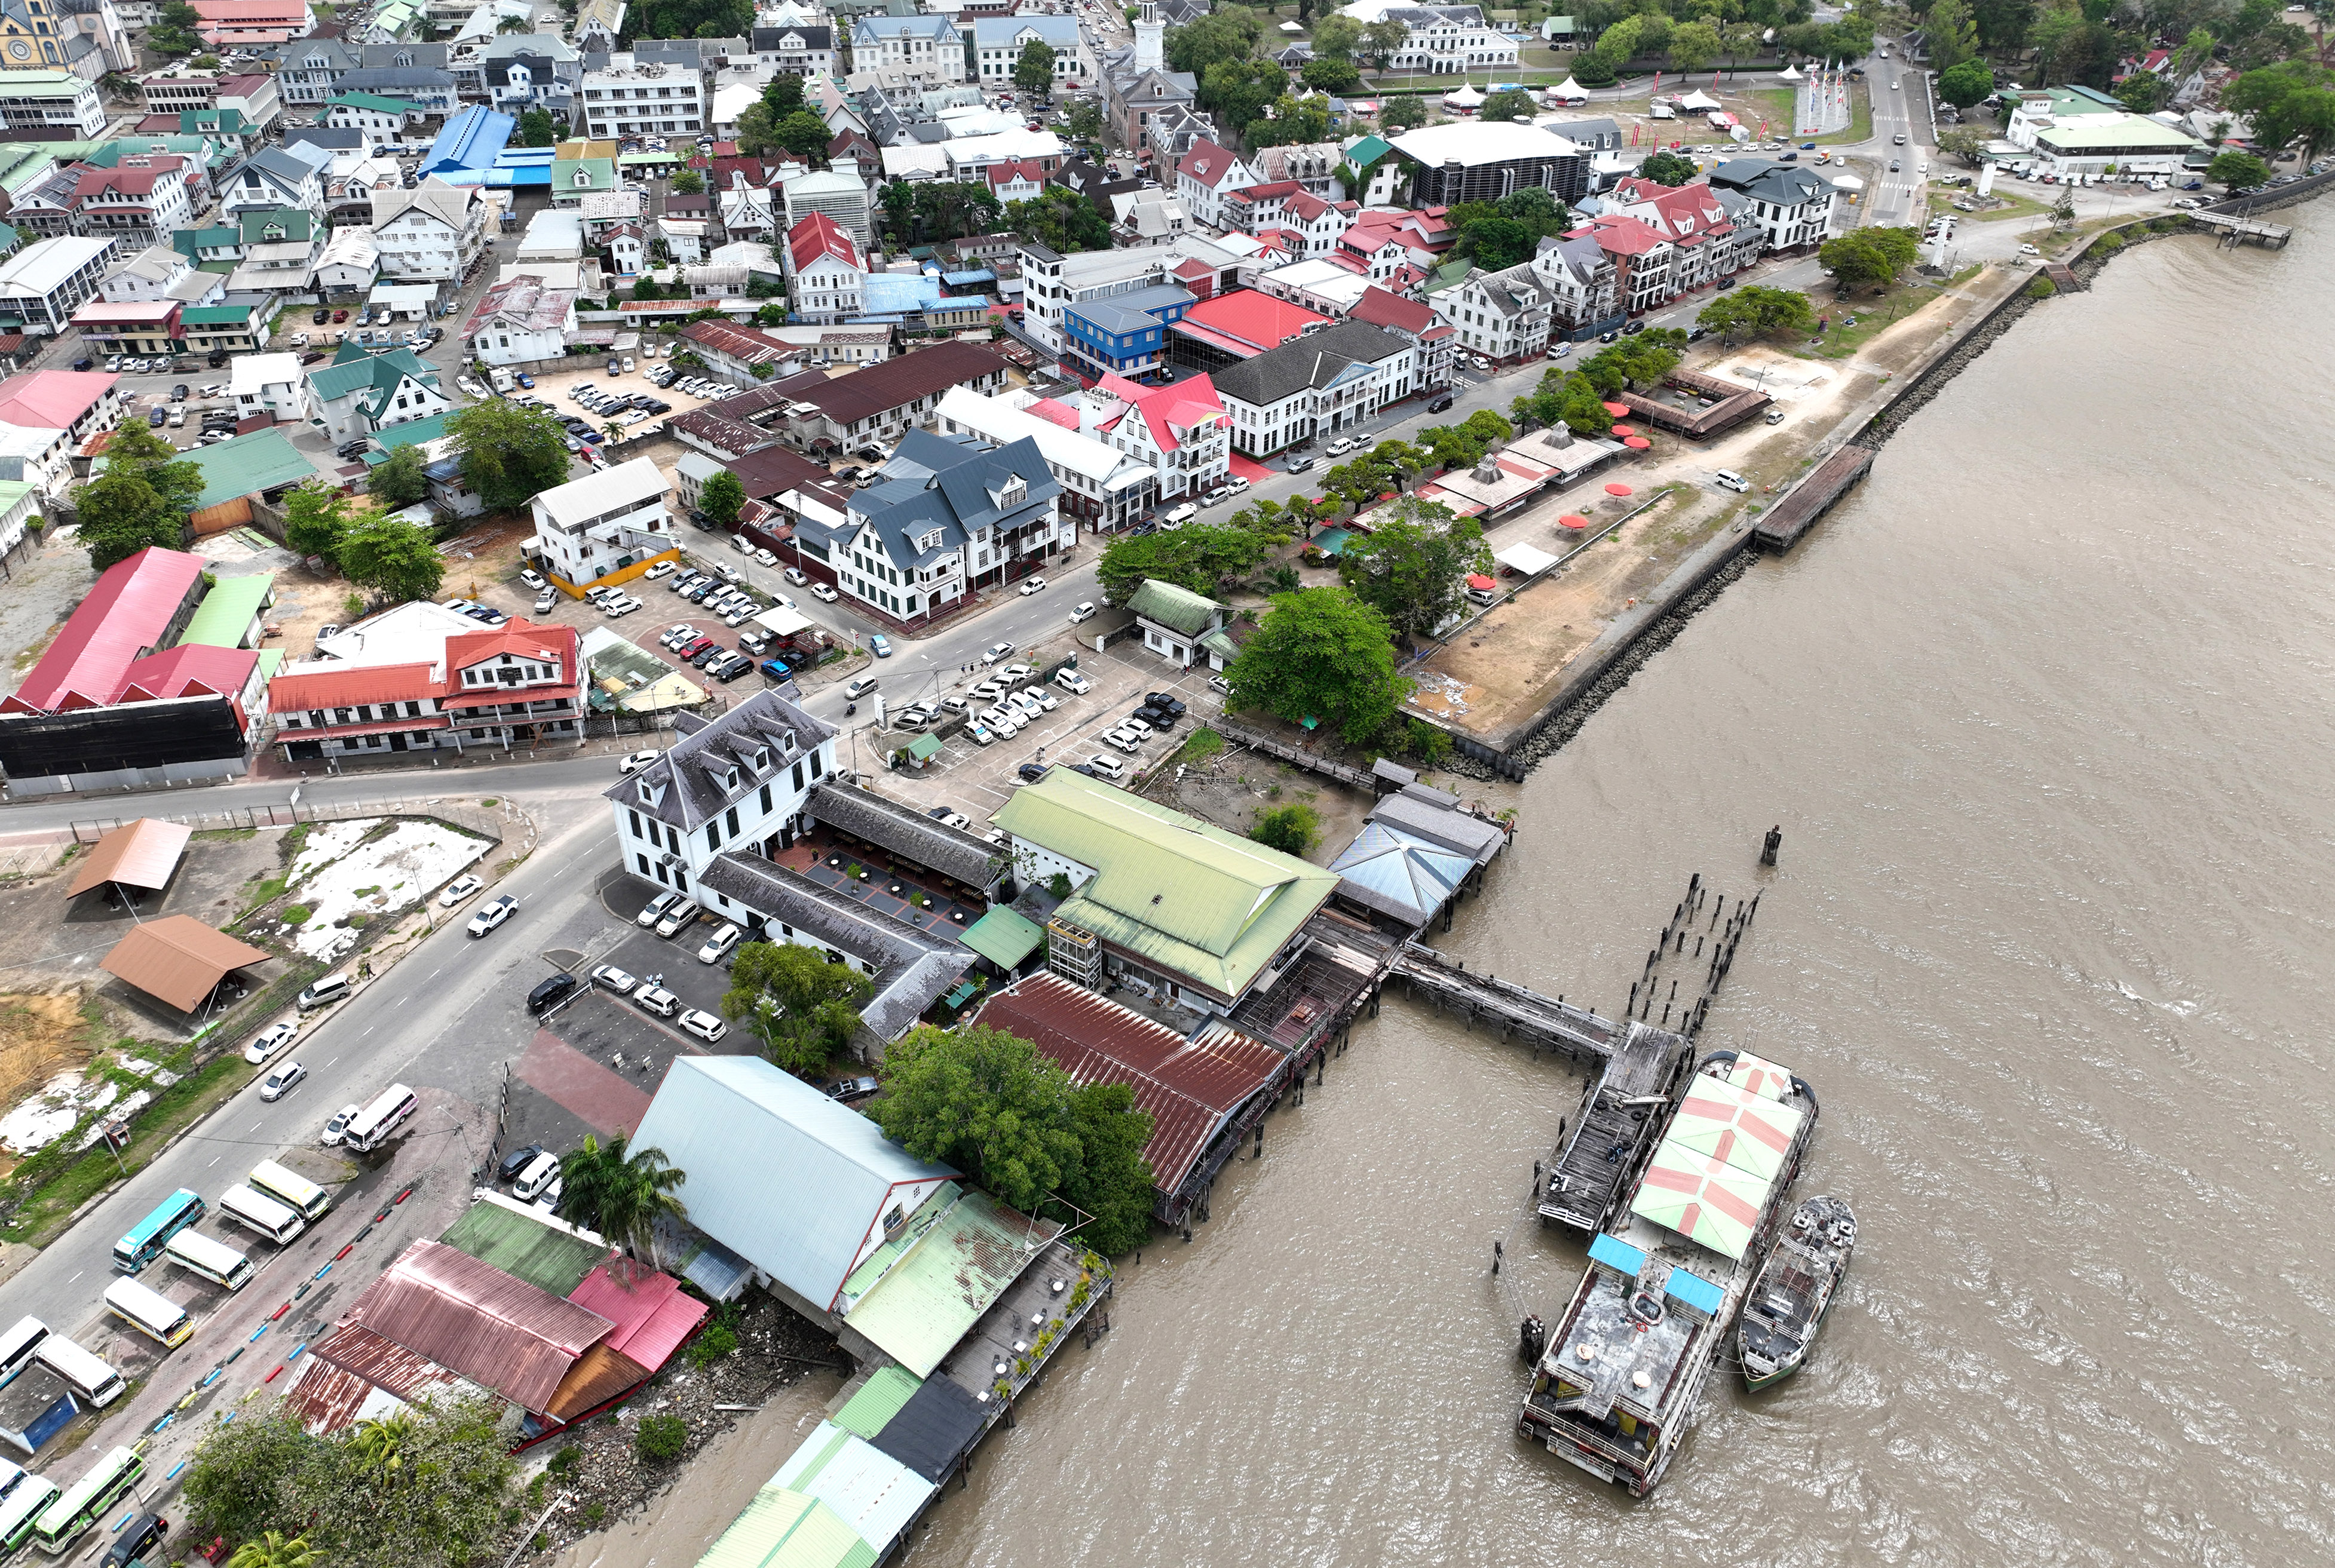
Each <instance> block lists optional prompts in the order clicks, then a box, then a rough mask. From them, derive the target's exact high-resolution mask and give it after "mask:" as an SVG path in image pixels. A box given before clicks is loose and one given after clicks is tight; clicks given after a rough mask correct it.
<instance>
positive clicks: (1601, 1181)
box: [1533, 1022, 1694, 1233]
mask: <svg viewBox="0 0 2335 1568" xmlns="http://www.w3.org/2000/svg"><path fill="white" fill-rule="evenodd" d="M1693 1058H1694V1046H1693V1043H1692V1042H1691V1040H1688V1039H1687V1038H1686V1037H1685V1036H1684V1035H1682V1034H1675V1033H1672V1032H1671V1031H1669V1030H1667V1029H1655V1028H1652V1026H1650V1025H1647V1024H1643V1023H1636V1022H1633V1023H1632V1024H1631V1025H1630V1028H1629V1032H1628V1033H1627V1034H1626V1035H1624V1036H1623V1041H1622V1045H1621V1049H1619V1050H1616V1051H1614V1052H1613V1056H1612V1057H1611V1058H1610V1059H1609V1060H1607V1062H1606V1064H1605V1070H1604V1071H1603V1073H1601V1074H1599V1075H1598V1078H1597V1080H1596V1081H1595V1082H1594V1083H1592V1084H1591V1085H1590V1086H1589V1089H1588V1092H1587V1093H1585V1094H1584V1095H1583V1096H1582V1099H1581V1109H1580V1111H1579V1112H1578V1113H1577V1114H1576V1115H1575V1116H1574V1118H1573V1119H1572V1121H1571V1123H1570V1124H1569V1125H1570V1128H1571V1132H1572V1136H1571V1137H1566V1126H1565V1125H1562V1124H1561V1125H1560V1126H1559V1127H1558V1128H1557V1129H1556V1150H1555V1154H1553V1155H1552V1156H1551V1157H1550V1158H1549V1162H1548V1164H1547V1165H1546V1166H1539V1165H1536V1166H1534V1167H1533V1176H1534V1180H1535V1182H1536V1184H1537V1186H1538V1187H1539V1191H1540V1199H1539V1209H1540V1223H1541V1224H1544V1225H1551V1224H1557V1225H1566V1226H1569V1227H1571V1228H1572V1229H1574V1230H1577V1231H1582V1232H1584V1233H1586V1232H1593V1231H1599V1230H1603V1228H1604V1226H1605V1222H1606V1220H1607V1219H1608V1218H1609V1217H1610V1216H1611V1215H1612V1214H1613V1205H1614V1203H1615V1202H1616V1201H1617V1199H1618V1198H1619V1197H1620V1195H1621V1194H1622V1193H1623V1192H1624V1191H1626V1190H1627V1189H1628V1186H1629V1184H1630V1183H1631V1181H1632V1180H1633V1179H1634V1178H1635V1176H1636V1175H1637V1171H1638V1166H1639V1165H1640V1164H1641V1163H1642V1159H1643V1157H1644V1156H1645V1153H1646V1151H1647V1149H1648V1148H1649V1147H1652V1137H1650V1129H1651V1128H1653V1126H1654V1125H1655V1115H1654V1113H1655V1112H1656V1111H1657V1110H1659V1109H1660V1108H1661V1107H1662V1104H1663V1102H1664V1101H1666V1100H1668V1099H1670V1095H1671V1089H1673V1088H1674V1087H1676V1085H1677V1082H1678V1077H1679V1074H1680V1073H1681V1072H1682V1071H1684V1070H1685V1069H1686V1068H1687V1066H1688V1064H1689V1063H1690V1062H1691V1061H1692V1060H1693Z"/></svg>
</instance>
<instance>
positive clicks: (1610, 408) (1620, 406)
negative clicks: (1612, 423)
mask: <svg viewBox="0 0 2335 1568" xmlns="http://www.w3.org/2000/svg"><path fill="white" fill-rule="evenodd" d="M1605 411H1606V412H1607V413H1609V414H1612V415H1613V417H1614V418H1615V419H1617V420H1618V419H1620V418H1621V417H1622V416H1623V414H1626V413H1628V412H1629V411H1630V405H1629V404H1628V403H1607V404H1606V405H1605Z"/></svg>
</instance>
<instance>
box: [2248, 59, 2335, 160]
mask: <svg viewBox="0 0 2335 1568" xmlns="http://www.w3.org/2000/svg"><path fill="white" fill-rule="evenodd" d="M2330 83H2335V73H2330V72H2329V71H2328V70H2327V68H2326V67H2324V66H2322V65H2318V64H2315V63H2311V62H2310V61H2307V60H2290V61H2287V62H2285V63H2282V64H2278V65H2266V66H2263V67H2262V68H2261V69H2259V70H2255V71H2249V72H2247V73H2245V74H2244V75H2243V76H2241V77H2239V78H2238V79H2237V80H2236V81H2235V82H2231V83H2230V84H2229V85H2228V86H2227V87H2225V88H2224V89H2223V90H2222V108H2223V109H2224V110H2225V111H2229V112H2231V113H2233V114H2243V115H2244V116H2245V117H2246V118H2247V119H2248V120H2250V121H2252V122H2253V131H2254V141H2255V144H2256V145H2257V146H2260V147H2263V148H2266V149H2270V150H2273V151H2274V150H2279V149H2282V148H2284V147H2287V146H2289V145H2291V144H2295V143H2300V144H2301V151H2302V158H2303V160H2304V161H2305V162H2309V161H2311V160H2314V159H2316V158H2317V157H2318V156H2319V155H2320V153H2321V152H2323V151H2325V150H2327V148H2328V147H2329V146H2330V145H2335V85H2330Z"/></svg>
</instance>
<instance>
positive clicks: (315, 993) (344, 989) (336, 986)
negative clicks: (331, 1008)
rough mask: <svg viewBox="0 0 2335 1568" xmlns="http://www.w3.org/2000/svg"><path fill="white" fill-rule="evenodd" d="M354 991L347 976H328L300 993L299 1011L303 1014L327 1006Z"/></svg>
mask: <svg viewBox="0 0 2335 1568" xmlns="http://www.w3.org/2000/svg"><path fill="white" fill-rule="evenodd" d="M354 989H355V987H354V984H353V983H352V982H350V980H349V977H348V976H347V975H345V974H328V975H326V976H325V978H324V979H322V980H320V981H318V982H316V983H315V984H314V985H312V986H310V987H309V988H308V989H307V990H305V991H304V992H301V993H300V1011H303V1012H305V1011H308V1010H309V1009H310V1008H312V1007H324V1006H327V1005H329V1004H330V1003H332V1002H338V1001H340V1000H341V998H343V997H344V996H346V995H347V994H348V993H349V992H351V991H353V990H354Z"/></svg>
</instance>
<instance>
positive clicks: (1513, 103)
mask: <svg viewBox="0 0 2335 1568" xmlns="http://www.w3.org/2000/svg"><path fill="white" fill-rule="evenodd" d="M1539 112H1540V108H1539V105H1537V104H1536V103H1534V102H1533V97H1532V94H1531V93H1529V92H1526V91H1525V90H1524V89H1522V88H1521V87H1511V88H1507V89H1504V90H1502V91H1501V92H1495V93H1493V94H1492V95H1491V96H1490V97H1489V98H1487V99H1485V100H1484V107H1483V108H1481V109H1479V110H1478V111H1476V118H1477V119H1478V120H1490V121H1500V120H1530V119H1531V118H1532V117H1533V116H1534V115H1536V114H1537V113H1539Z"/></svg>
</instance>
